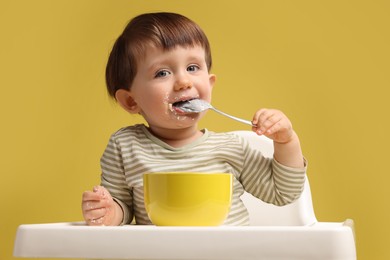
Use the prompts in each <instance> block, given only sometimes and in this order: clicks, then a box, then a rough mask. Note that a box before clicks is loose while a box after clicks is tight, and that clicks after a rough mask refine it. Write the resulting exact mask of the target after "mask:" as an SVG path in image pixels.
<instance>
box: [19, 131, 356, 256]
mask: <svg viewBox="0 0 390 260" xmlns="http://www.w3.org/2000/svg"><path fill="white" fill-rule="evenodd" d="M234 133H235V134H237V135H240V136H243V137H244V138H246V139H247V140H249V142H250V143H251V145H253V146H254V147H256V148H258V149H260V150H261V151H262V153H263V154H264V155H265V156H272V155H273V145H272V141H271V140H269V139H267V138H265V137H259V136H257V135H256V134H254V133H253V132H249V131H236V132H234ZM242 199H243V201H244V203H245V205H246V206H247V207H248V211H249V214H250V222H251V226H246V227H230V226H229V227H228V226H220V227H156V226H136V225H126V226H121V227H90V226H86V225H85V224H84V223H77V222H75V223H52V224H32V225H21V226H19V228H18V230H17V234H16V239H15V246H14V256H16V257H56V258H89V259H133V260H136V259H137V260H141V259H144V260H146V259H149V260H152V259H154V260H163V259H172V260H179V259H186V260H198V259H199V260H200V259H202V260H206V259H208V260H229V259H231V260H252V259H253V260H255V259H256V260H259V259H265V260H273V259H275V260H276V259H278V260H281V259H286V260H294V259H296V260H305V259H307V260H309V259H310V260H313V259H324V260H325V259H326V260H336V259H340V260H341V259H342V260H354V259H356V248H355V235H354V228H353V221H352V220H348V219H347V220H346V221H345V222H340V223H338V222H318V221H317V220H316V217H315V214H314V210H313V205H312V200H311V193H310V186H309V183H308V181H306V183H305V188H304V191H303V193H302V195H301V197H300V198H299V199H298V200H297V201H295V202H294V203H292V204H290V205H287V206H283V207H277V206H273V205H269V204H266V203H263V202H261V201H259V200H258V199H255V198H253V197H252V196H251V195H249V194H244V195H243V196H242Z"/></svg>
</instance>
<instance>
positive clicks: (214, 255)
mask: <svg viewBox="0 0 390 260" xmlns="http://www.w3.org/2000/svg"><path fill="white" fill-rule="evenodd" d="M14 256H16V257H42V258H45V257H51V258H88V259H137V260H142V259H149V260H150V259H156V260H157V259H161V260H162V259H172V260H175V259H187V260H189V259H192V260H194V259H210V260H211V259H215V260H217V259H220V260H229V259H232V260H233V259H239V260H243V259H256V260H258V259H267V260H270V259H289V260H293V259H299V260H304V259H310V260H313V259H327V260H331V259H343V260H347V259H356V255H355V242H354V235H353V232H352V229H351V227H349V226H347V225H345V224H344V223H326V222H317V223H315V224H313V225H311V226H245V227H230V226H219V227H156V226H136V225H126V226H119V227H91V226H86V225H85V224H84V223H52V224H33V225H21V226H19V228H18V230H17V234H16V239H15V247H14Z"/></svg>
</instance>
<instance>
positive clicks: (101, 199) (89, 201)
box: [82, 186, 123, 226]
mask: <svg viewBox="0 0 390 260" xmlns="http://www.w3.org/2000/svg"><path fill="white" fill-rule="evenodd" d="M82 212H83V217H84V220H85V222H86V223H87V224H88V225H90V226H101V225H104V226H117V225H119V224H121V223H122V220H123V211H122V208H121V207H120V206H119V204H118V203H116V202H115V201H114V200H113V199H112V197H111V195H110V193H109V192H108V190H106V189H105V188H104V187H102V186H96V187H94V188H93V191H85V192H84V193H83V198H82Z"/></svg>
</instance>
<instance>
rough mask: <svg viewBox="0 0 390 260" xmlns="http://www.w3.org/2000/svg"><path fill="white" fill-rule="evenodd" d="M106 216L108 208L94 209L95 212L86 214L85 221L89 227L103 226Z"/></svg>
mask: <svg viewBox="0 0 390 260" xmlns="http://www.w3.org/2000/svg"><path fill="white" fill-rule="evenodd" d="M106 214H107V209H106V208H99V209H93V210H89V211H86V212H85V213H84V219H85V221H86V222H87V224H88V225H92V226H96V225H102V224H103V222H104V217H105V216H106Z"/></svg>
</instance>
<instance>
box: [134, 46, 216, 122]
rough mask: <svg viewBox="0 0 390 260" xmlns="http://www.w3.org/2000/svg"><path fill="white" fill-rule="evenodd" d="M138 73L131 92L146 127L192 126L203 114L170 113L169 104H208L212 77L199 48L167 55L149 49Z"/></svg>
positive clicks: (140, 62)
mask: <svg viewBox="0 0 390 260" xmlns="http://www.w3.org/2000/svg"><path fill="white" fill-rule="evenodd" d="M137 69H138V71H137V74H136V76H135V78H134V81H133V84H132V86H131V91H130V92H131V96H132V98H133V99H134V101H135V102H136V103H137V105H138V107H139V109H140V111H141V114H142V115H143V116H144V118H145V120H146V121H147V122H148V123H149V125H154V126H158V127H164V128H170V129H175V128H181V127H188V126H191V125H194V124H195V123H196V122H197V121H198V120H199V119H200V117H201V116H202V115H203V113H200V114H183V113H180V112H177V111H174V110H172V104H173V103H175V102H178V101H183V100H188V99H193V98H201V99H204V100H206V101H208V102H210V101H211V90H212V86H213V84H214V81H215V75H212V74H209V72H208V70H207V65H206V61H205V52H204V49H203V48H202V47H200V46H195V47H188V48H184V47H180V46H178V47H176V48H174V49H172V50H169V51H164V50H162V49H161V48H156V47H149V48H148V49H147V51H146V56H145V58H144V59H140V61H139V62H138V68H137Z"/></svg>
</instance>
